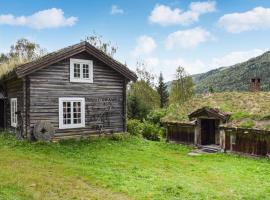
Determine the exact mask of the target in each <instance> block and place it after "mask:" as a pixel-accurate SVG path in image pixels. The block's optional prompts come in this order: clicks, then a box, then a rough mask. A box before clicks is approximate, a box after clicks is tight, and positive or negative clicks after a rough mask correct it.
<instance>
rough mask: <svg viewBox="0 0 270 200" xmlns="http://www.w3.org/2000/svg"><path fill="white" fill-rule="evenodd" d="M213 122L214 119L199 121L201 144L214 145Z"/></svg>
mask: <svg viewBox="0 0 270 200" xmlns="http://www.w3.org/2000/svg"><path fill="white" fill-rule="evenodd" d="M215 121H216V120H214V119H201V144H202V145H209V144H215V143H216V142H215V133H216V131H215V124H216V123H215Z"/></svg>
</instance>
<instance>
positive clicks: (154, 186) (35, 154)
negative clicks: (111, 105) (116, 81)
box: [0, 135, 270, 200]
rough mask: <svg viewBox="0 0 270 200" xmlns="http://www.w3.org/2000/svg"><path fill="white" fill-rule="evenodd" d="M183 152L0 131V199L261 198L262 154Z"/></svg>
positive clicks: (266, 188) (266, 177)
mask: <svg viewBox="0 0 270 200" xmlns="http://www.w3.org/2000/svg"><path fill="white" fill-rule="evenodd" d="M187 152H189V148H188V147H185V146H181V145H175V144H168V143H163V142H150V141H145V140H143V139H139V138H134V137H126V138H124V139H122V140H112V139H92V140H84V141H77V142H74V141H66V142H61V143H50V144H40V143H35V144H31V143H28V142H22V141H16V140H15V139H14V138H12V137H10V136H6V135H0V154H1V156H0V169H1V170H0V180H1V181H0V199H1V200H2V199H3V200H4V199H5V200H6V199H8V200H9V199H10V200H16V199H17V200H25V199H27V200H31V199H120V200H121V199H160V200H162V199H222V200H224V199H225V200H226V199H252V200H254V199H269V195H270V162H269V161H268V160H264V159H262V160H254V159H249V158H243V157H238V156H235V155H225V154H213V155H203V156H200V157H189V156H187Z"/></svg>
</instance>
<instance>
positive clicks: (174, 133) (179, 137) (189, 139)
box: [166, 124, 195, 144]
mask: <svg viewBox="0 0 270 200" xmlns="http://www.w3.org/2000/svg"><path fill="white" fill-rule="evenodd" d="M166 127H167V139H168V140H169V141H175V142H179V143H187V144H194V135H195V129H194V126H193V125H190V126H189V125H179V124H170V125H166Z"/></svg>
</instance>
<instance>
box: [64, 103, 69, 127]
mask: <svg viewBox="0 0 270 200" xmlns="http://www.w3.org/2000/svg"><path fill="white" fill-rule="evenodd" d="M63 124H71V103H70V102H63Z"/></svg>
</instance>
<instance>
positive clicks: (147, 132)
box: [127, 119, 165, 141]
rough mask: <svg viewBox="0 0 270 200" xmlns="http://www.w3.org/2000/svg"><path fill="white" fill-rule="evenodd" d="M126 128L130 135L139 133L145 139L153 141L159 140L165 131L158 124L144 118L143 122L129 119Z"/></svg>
mask: <svg viewBox="0 0 270 200" xmlns="http://www.w3.org/2000/svg"><path fill="white" fill-rule="evenodd" d="M127 129H128V132H129V133H130V134H131V135H135V136H139V135H141V136H143V137H144V138H145V139H147V140H153V141H159V140H160V139H161V138H162V136H163V135H164V133H165V131H164V128H160V127H159V126H158V125H155V124H153V123H151V122H149V121H146V120H144V121H143V122H140V121H139V120H136V119H132V120H129V121H128V123H127Z"/></svg>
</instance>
